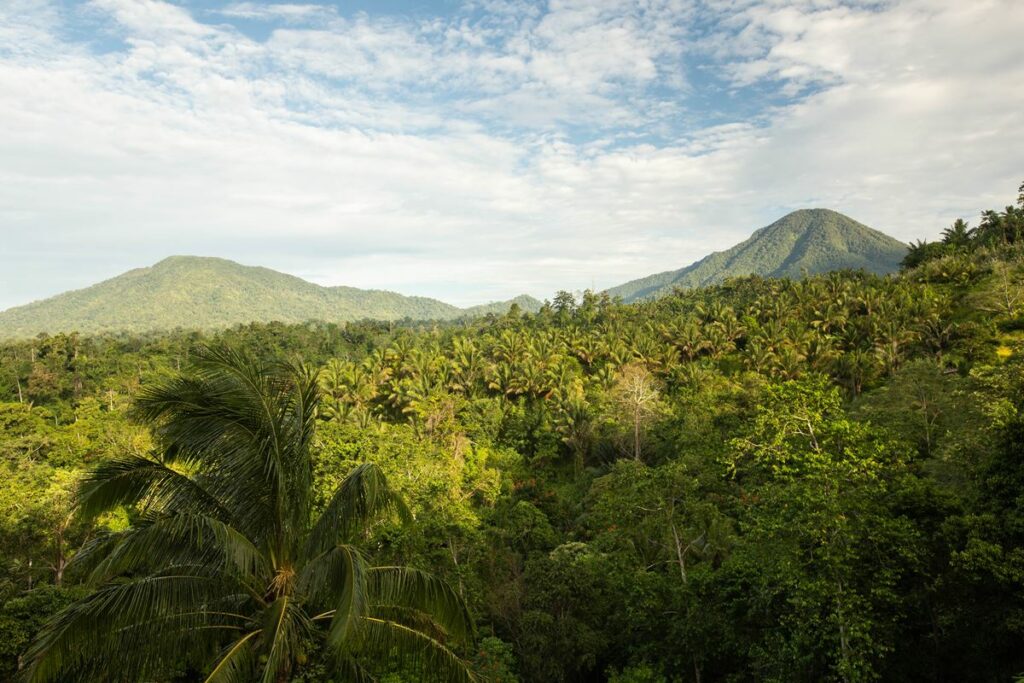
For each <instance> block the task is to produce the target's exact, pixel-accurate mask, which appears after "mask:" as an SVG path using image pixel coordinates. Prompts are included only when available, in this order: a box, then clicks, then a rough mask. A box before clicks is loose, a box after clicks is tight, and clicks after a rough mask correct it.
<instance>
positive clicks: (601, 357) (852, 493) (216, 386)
mask: <svg viewBox="0 0 1024 683" xmlns="http://www.w3.org/2000/svg"><path fill="white" fill-rule="evenodd" d="M1020 192H1021V194H1020V196H1019V197H1015V198H1013V200H1012V201H1011V202H1010V205H1008V206H1006V207H1005V208H1003V209H993V210H986V211H984V212H983V213H982V214H981V217H980V220H978V221H977V222H976V225H974V226H972V225H970V224H969V223H968V222H965V221H964V220H956V222H954V223H952V224H951V226H950V227H948V228H947V229H945V231H944V232H943V233H942V238H941V240H938V241H934V242H916V243H914V244H912V245H911V246H910V247H909V249H906V250H905V257H904V258H903V262H902V265H901V266H899V269H898V271H897V272H894V273H890V274H876V273H872V272H869V271H868V270H865V269H845V270H825V271H823V272H818V273H810V272H805V273H803V274H802V275H800V274H794V275H783V276H779V277H774V276H765V275H741V276H734V277H728V278H725V279H724V280H722V281H721V282H717V283H713V284H707V285H702V286H696V287H692V286H688V287H682V286H677V287H676V288H675V289H671V288H669V289H662V290H659V291H658V292H657V295H652V296H648V297H646V298H638V299H636V300H633V301H630V302H629V303H626V302H624V301H623V299H622V297H620V296H616V295H613V294H609V293H607V292H598V291H589V290H588V291H583V292H576V293H573V292H568V291H563V292H559V293H558V294H557V295H555V296H554V297H553V298H552V299H550V300H548V301H545V302H544V303H543V305H538V306H537V307H535V308H530V307H523V306H520V305H519V304H518V303H515V302H512V303H510V304H509V305H507V306H504V307H502V308H501V310H498V311H495V310H486V311H482V312H480V315H476V316H468V315H467V316H462V317H451V316H450V315H446V319H444V320H434V321H429V320H427V321H424V320H416V319H414V318H411V317H405V318H402V319H397V320H384V321H374V320H369V319H364V320H353V321H348V322H330V321H309V322H274V321H269V322H253V323H246V324H236V325H234V326H232V327H229V328H226V329H220V330H211V329H188V328H185V327H179V328H177V329H171V330H163V331H151V332H138V331H131V332H127V331H126V332H98V333H82V332H76V331H75V330H71V329H68V330H63V331H52V332H49V333H40V334H38V335H37V336H31V337H25V336H22V337H16V336H10V338H9V339H8V340H7V341H4V342H3V343H2V346H0V401H2V403H0V548H3V552H2V554H0V561H2V564H0V679H3V680H12V681H14V680H19V681H31V682H33V683H43V682H58V681H124V682H129V681H155V682H161V683H172V682H174V683H178V682H181V683H184V682H192V681H209V682H220V681H225V682H226V681H265V682H268V683H269V682H283V681H296V682H306V683H313V682H320V683H326V682H330V681H333V682H338V683H340V682H342V681H371V680H373V681H380V682H381V683H408V682H413V681H493V682H495V683H513V682H515V681H524V682H525V681H551V682H566V683H570V682H580V681H599V680H601V681H603V680H607V681H612V682H615V683H669V682H677V681H679V682H682V681H687V682H696V683H702V682H704V683H706V682H709V681H777V682H784V681H807V682H811V681H843V682H846V683H855V682H856V683H860V682H866V681H921V682H925V681H927V682H951V683H952V682H961V681H1013V680H1020V679H1021V677H1024V186H1022V187H1021V190H1020ZM663 279H664V278H663Z"/></svg>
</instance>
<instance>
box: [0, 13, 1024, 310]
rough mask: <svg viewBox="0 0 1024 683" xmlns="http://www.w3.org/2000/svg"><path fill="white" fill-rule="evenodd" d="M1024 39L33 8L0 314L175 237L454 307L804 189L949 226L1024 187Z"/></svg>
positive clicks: (8, 152)
mask: <svg viewBox="0 0 1024 683" xmlns="http://www.w3.org/2000/svg"><path fill="white" fill-rule="evenodd" d="M1022 29H1024V6H1022V5H1021V4H1020V3H1015V2H1012V0H987V1H985V2H978V3H969V4H967V5H965V4H962V3H956V2H952V1H945V0H944V1H942V2H934V1H926V0H898V1H894V2H886V3H882V2H876V1H874V0H870V1H863V2H860V1H853V2H831V1H827V0H826V1H821V2H812V1H810V0H808V1H807V2H795V3H778V2H752V1H750V2H748V1H744V2H741V3H733V4H731V5H713V6H709V5H706V4H703V3H688V2H683V1H681V0H680V1H678V2H676V1H669V0H666V1H665V2H656V3H652V4H650V5H649V6H648V7H646V8H638V7H637V6H635V5H634V4H632V3H615V2H608V3H605V4H603V5H601V6H600V7H597V6H595V5H594V4H593V3H585V2H579V3H573V2H551V3H542V4H533V3H526V2H501V1H488V2H474V1H470V2H439V3H434V4H432V5H430V6H424V5H413V4H412V3H406V2H389V3H352V2H345V3H303V4H288V3H280V4H263V3H247V2H210V1H206V0H203V1H200V0H191V1H187V2H177V3H172V2H162V1H160V0H90V1H88V2H77V1H72V0H68V1H64V2H57V1H52V2H51V1H46V2H37V1H35V0H13V1H12V2H9V3H5V6H4V7H3V8H0V38H2V40H0V111H2V112H3V116H4V120H5V126H3V127H2V128H0V174H2V175H3V177H4V180H5V182H4V184H3V186H2V188H3V189H0V235H2V237H3V238H4V240H5V243H6V245H7V246H6V249H5V250H4V251H3V252H2V254H0V266H2V267H3V272H4V273H5V280H4V285H5V286H4V288H3V292H2V294H0V310H6V309H8V308H11V307H14V306H20V305H24V304H27V303H31V302H34V301H38V300H41V299H45V298H48V297H51V296H54V295H57V294H59V293H62V292H64V291H68V290H72V289H82V288H85V287H88V286H90V285H92V284H95V283H97V282H100V281H102V280H106V279H110V278H111V277H115V276H117V275H119V274H121V273H123V272H125V271H128V270H131V269H134V268H138V267H145V265H146V264H154V263H156V262H158V261H159V260H161V259H162V258H165V257H166V256H167V255H168V254H171V253H175V254H177V253H187V254H197V255H208V256H212V257H216V258H224V259H227V260H231V261H235V262H237V263H243V264H249V263H252V264H257V265H259V266H262V267H266V268H270V269H272V270H276V271H279V272H284V273H288V274H293V275H295V276H296V277H300V278H302V279H304V280H307V281H309V282H313V283H315V284H319V285H322V286H340V285H343V286H350V287H357V288H360V289H382V290H387V291H394V292H399V293H401V294H405V295H411V296H425V297H430V298H434V299H438V300H440V301H444V302H446V303H451V304H453V305H457V306H460V307H465V306H470V305H476V304H480V303H483V302H489V301H504V300H508V299H510V298H513V297H515V296H518V295H520V294H528V295H530V296H533V297H535V298H537V299H540V300H544V299H546V298H550V297H551V296H552V295H553V294H554V292H556V291H558V290H570V291H580V290H583V289H588V288H589V289H594V290H595V291H601V290H604V289H606V288H608V287H611V286H614V285H617V284H621V283H623V282H626V281H629V280H633V279H636V278H640V277H644V276H645V275H649V274H651V273H660V272H665V271H671V270H675V269H678V268H682V267H684V266H686V265H688V264H690V263H692V262H694V261H697V260H698V259H700V258H702V257H704V256H706V255H708V254H710V253H712V252H715V251H721V250H723V249H726V248H729V247H731V246H733V245H734V244H736V243H738V242H740V241H742V240H743V239H746V238H747V237H748V236H749V235H750V234H751V233H752V232H753V231H754V230H755V229H757V228H759V227H762V226H766V225H768V224H770V223H771V222H772V221H774V220H776V219H778V218H779V217H780V216H783V215H784V214H787V213H789V212H790V211H793V210H798V209H801V208H811V207H812V206H820V207H822V208H829V209H831V210H836V211H839V212H841V213H843V214H845V215H847V216H850V217H852V218H853V219H854V220H857V221H859V222H862V223H864V224H865V225H868V226H870V227H872V228H874V229H876V230H879V231H881V232H884V233H885V234H887V235H890V236H893V237H895V238H896V239H898V240H900V241H902V242H909V241H911V240H914V239H921V238H934V237H935V236H936V235H937V234H938V233H939V232H940V231H941V230H942V229H943V228H944V227H947V226H948V225H949V224H950V223H952V222H953V220H954V219H956V218H958V217H962V218H965V219H967V220H969V221H970V222H972V223H976V222H977V215H978V213H979V212H980V211H981V209H982V208H984V207H989V206H999V205H1002V204H1003V203H1005V198H1006V197H1008V196H1009V195H1010V194H1011V193H1012V191H1013V189H1014V188H1016V187H1017V184H1018V182H1019V180H1020V178H1019V176H1020V175H1021V171H1022V169H1021V168H1020V164H1019V150H1020V149H1022V148H1024V125H1022V124H1024V87H1022V86H1024V45H1022V44H1021V43H1020V41H1019V40H1018V39H1017V37H1019V35H1020V33H1021V32H1022ZM982 76H983V77H982ZM55 198H56V200H55Z"/></svg>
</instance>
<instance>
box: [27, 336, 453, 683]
mask: <svg viewBox="0 0 1024 683" xmlns="http://www.w3.org/2000/svg"><path fill="white" fill-rule="evenodd" d="M193 368H194V370H193V372H192V373H190V374H188V375H184V376H181V377H177V378H175V379H173V380H170V381H167V382H164V383H162V384H158V385H155V386H152V387H149V388H147V389H145V390H143V391H142V392H141V393H140V395H139V396H138V398H137V400H136V403H135V407H134V410H135V412H136V414H137V416H138V417H140V418H141V419H142V420H143V421H144V422H146V423H149V424H152V425H154V433H155V435H156V436H157V439H158V443H159V446H160V449H159V450H158V457H147V456H145V455H138V454H125V455H121V456H117V457H114V458H111V459H109V460H107V461H105V462H103V463H101V464H100V465H99V466H98V467H96V468H94V469H93V470H92V471H91V472H90V473H89V474H88V475H87V476H86V477H85V478H84V479H83V482H82V487H81V494H80V505H79V507H80V512H81V514H82V515H84V516H85V517H87V518H92V517H96V516H98V515H101V514H104V513H109V512H112V511H115V510H118V509H122V508H125V507H128V508H133V509H137V510H138V511H139V512H138V519H136V520H133V523H132V524H131V525H130V526H129V527H128V528H127V529H125V530H123V531H118V532H110V533H105V534H102V535H99V536H98V537H96V538H94V539H93V540H91V541H90V542H89V543H88V544H87V545H86V546H85V547H84V548H83V549H82V551H81V552H80V553H79V554H78V555H76V557H75V558H74V560H73V564H74V566H75V568H81V569H83V570H84V571H86V572H88V578H87V582H88V584H90V585H92V586H94V587H95V588H96V590H95V591H93V592H91V593H90V594H89V595H88V596H87V597H85V598H83V599H81V600H78V601H76V602H75V603H73V604H72V605H70V606H69V607H67V608H66V609H64V610H62V611H61V612H60V613H58V615H57V616H56V617H55V618H54V619H53V620H52V621H50V622H49V623H48V624H47V625H46V626H44V627H43V629H42V630H41V631H40V633H39V635H38V637H37V639H36V641H35V643H34V644H33V645H32V647H31V648H30V649H29V650H28V652H27V655H26V659H27V666H26V678H27V680H30V681H59V680H67V679H68V678H72V677H74V678H88V679H103V678H106V676H107V672H108V671H109V669H110V667H111V665H112V663H113V662H117V664H116V666H117V669H118V675H119V676H120V677H122V678H124V679H127V680H139V679H151V678H153V677H168V676H170V675H172V674H173V673H174V672H175V670H176V669H177V668H180V667H182V666H186V667H188V666H196V667H198V670H199V671H202V672H203V674H204V675H205V677H206V680H207V681H233V680H254V679H259V680H262V681H279V680H287V679H288V678H289V676H290V674H292V673H293V672H295V671H296V670H297V669H298V667H299V666H300V665H302V664H304V663H306V662H307V661H308V652H309V650H310V649H311V646H312V645H313V643H314V642H315V641H322V643H323V646H322V648H321V653H322V656H323V657H324V658H325V659H326V661H327V662H329V663H330V665H331V668H332V669H336V670H339V671H342V672H344V673H345V674H347V675H348V676H349V677H350V678H353V679H360V678H363V677H364V676H366V675H367V674H366V672H365V667H367V666H371V667H372V663H373V662H374V661H375V660H379V659H380V658H381V657H383V658H386V657H388V656H389V655H392V654H395V653H397V654H398V655H399V656H402V657H405V658H410V657H415V661H416V663H417V664H420V665H421V666H423V665H427V664H429V669H428V670H429V671H430V672H431V673H434V674H436V673H441V672H443V673H445V674H447V676H446V677H447V678H449V679H451V680H458V679H465V680H469V678H470V677H469V674H468V671H467V669H466V668H465V667H464V665H463V664H462V662H461V661H460V660H459V659H458V657H457V656H456V655H455V654H454V653H452V651H451V650H449V649H448V648H447V647H446V646H445V645H444V643H443V640H442V639H443V638H446V637H448V636H454V637H457V638H465V637H466V636H467V635H468V634H469V632H470V630H471V625H470V619H469V614H468V613H467V611H466V607H465V605H464V604H463V601H462V600H461V598H459V596H458V595H456V594H455V593H454V592H453V591H452V590H451V589H450V588H449V587H448V586H447V585H446V584H444V583H443V582H441V581H438V580H437V579H435V578H433V577H432V576H430V575H429V574H425V573H423V572H420V571H416V570H413V569H409V568H406V567H397V566H387V567H374V566H370V565H369V563H368V562H367V560H366V558H365V556H364V554H363V552H362V551H361V550H360V549H359V548H358V546H357V545H355V543H357V542H358V541H359V539H360V538H361V537H362V536H363V535H364V534H365V532H366V530H367V528H368V527H369V526H370V524H371V523H372V522H373V521H374V520H375V519H376V518H377V517H379V516H380V515H381V514H382V513H385V512H388V511H390V510H394V509H395V508H397V509H399V510H404V508H403V507H402V506H401V505H400V503H399V501H398V499H397V498H395V496H394V495H393V494H392V493H391V491H390V490H389V489H388V487H387V485H386V483H385V481H384V479H383V477H382V476H381V474H380V471H379V469H378V468H377V467H376V466H375V465H373V464H372V463H366V464H363V465H360V466H359V467H356V468H355V469H354V470H352V471H351V472H350V473H349V474H348V475H347V476H346V477H345V478H344V480H343V481H342V483H341V485H340V486H339V487H338V488H337V490H336V491H335V492H334V493H332V494H331V495H330V497H329V498H328V500H327V502H326V504H325V505H323V507H322V510H320V511H319V512H318V514H317V515H315V516H314V515H313V514H312V513H313V500H314V499H313V463H312V459H311V457H310V445H311V443H312V441H313V435H314V430H315V425H316V411H317V405H318V401H319V388H318V385H317V376H316V374H315V373H313V372H310V371H308V370H306V369H305V368H301V367H296V366H291V365H286V364H279V365H269V366H268V365H266V364H263V363H260V362H258V361H254V360H252V359H250V358H248V357H246V356H244V355H241V354H237V353H231V352H226V351H221V352H215V351H202V352H200V353H199V354H198V355H197V356H196V357H195V359H194V361H193Z"/></svg>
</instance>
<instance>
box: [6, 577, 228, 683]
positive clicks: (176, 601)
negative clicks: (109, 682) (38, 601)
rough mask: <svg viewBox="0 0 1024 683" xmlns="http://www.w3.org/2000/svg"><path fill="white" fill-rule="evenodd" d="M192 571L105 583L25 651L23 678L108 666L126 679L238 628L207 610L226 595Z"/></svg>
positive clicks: (64, 674)
mask: <svg viewBox="0 0 1024 683" xmlns="http://www.w3.org/2000/svg"><path fill="white" fill-rule="evenodd" d="M190 572H194V569H193V568H186V567H170V568H168V569H167V570H166V571H164V572H162V573H160V574H156V575H152V576H145V577H142V578H139V579H135V580H132V581H128V582H124V583H115V584H110V585H107V586H104V587H103V588H100V589H99V590H97V591H96V592H95V593H92V594H91V595H89V596H88V597H86V598H84V599H83V600H80V601H78V602H76V603H74V604H73V605H71V606H69V607H68V608H66V609H64V610H62V611H61V612H59V613H58V614H57V615H56V616H55V617H54V618H53V619H51V620H50V621H49V622H48V623H47V624H46V625H45V626H44V627H43V629H42V630H41V632H40V633H39V634H38V635H37V637H36V639H35V641H33V643H32V645H31V646H30V647H29V649H28V651H27V652H26V654H25V661H26V662H27V664H26V672H25V677H26V680H28V681H54V680H57V681H59V680H67V679H68V678H71V675H70V674H71V673H73V672H76V671H83V670H88V669H89V668H90V667H96V666H104V665H105V666H108V667H109V666H110V664H111V663H112V662H117V663H118V664H117V666H118V669H119V671H120V672H121V673H122V674H123V675H124V677H125V678H129V679H130V678H139V677H143V676H146V675H151V674H156V673H160V672H162V671H164V670H165V668H166V667H167V666H171V665H173V664H175V663H178V662H180V661H181V658H182V654H183V653H187V652H188V651H189V650H193V651H194V650H196V649H199V648H201V647H202V646H204V645H207V644H208V642H209V640H210V639H212V638H214V637H215V631H216V630H218V629H223V630H224V631H229V630H232V629H237V628H239V627H240V623H241V620H240V619H238V618H237V617H231V616H228V615H226V614H222V613H220V612H216V613H215V612H212V611H208V609H207V608H206V606H207V605H210V604H212V603H214V602H215V601H216V600H217V599H218V597H219V596H221V595H223V594H224V593H225V592H227V591H226V586H225V585H224V584H223V582H222V581H220V580H218V579H216V578H214V577H211V576H208V575H203V574H199V573H190ZM224 631H221V633H223V632H224Z"/></svg>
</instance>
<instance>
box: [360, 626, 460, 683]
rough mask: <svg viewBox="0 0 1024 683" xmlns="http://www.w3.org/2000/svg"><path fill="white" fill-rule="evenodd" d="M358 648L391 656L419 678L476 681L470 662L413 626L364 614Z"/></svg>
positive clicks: (424, 679)
mask: <svg viewBox="0 0 1024 683" xmlns="http://www.w3.org/2000/svg"><path fill="white" fill-rule="evenodd" d="M361 622H362V623H361V624H360V628H359V635H360V640H359V648H360V651H361V652H364V653H366V654H370V653H372V654H374V655H376V656H381V657H394V658H395V659H397V660H398V661H399V662H400V663H401V664H403V665H405V666H409V667H412V668H414V669H416V670H417V671H418V672H419V675H420V679H419V680H422V681H430V680H436V681H443V682H444V683H476V681H477V680H478V679H477V677H476V676H475V675H474V674H473V672H472V671H471V670H470V668H469V665H468V664H467V663H466V662H464V661H463V660H462V659H461V658H460V657H459V656H458V655H456V654H455V653H454V652H452V651H451V650H450V649H448V648H447V647H446V646H445V645H444V644H443V643H442V642H441V641H439V640H436V639H435V638H432V637H430V636H429V635H427V634H425V633H422V632H420V631H418V630H416V629H414V628H411V627H409V626H405V625H404V624H400V623H398V622H395V621H389V620H387V619H380V618H377V617H363V618H362V619H361Z"/></svg>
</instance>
